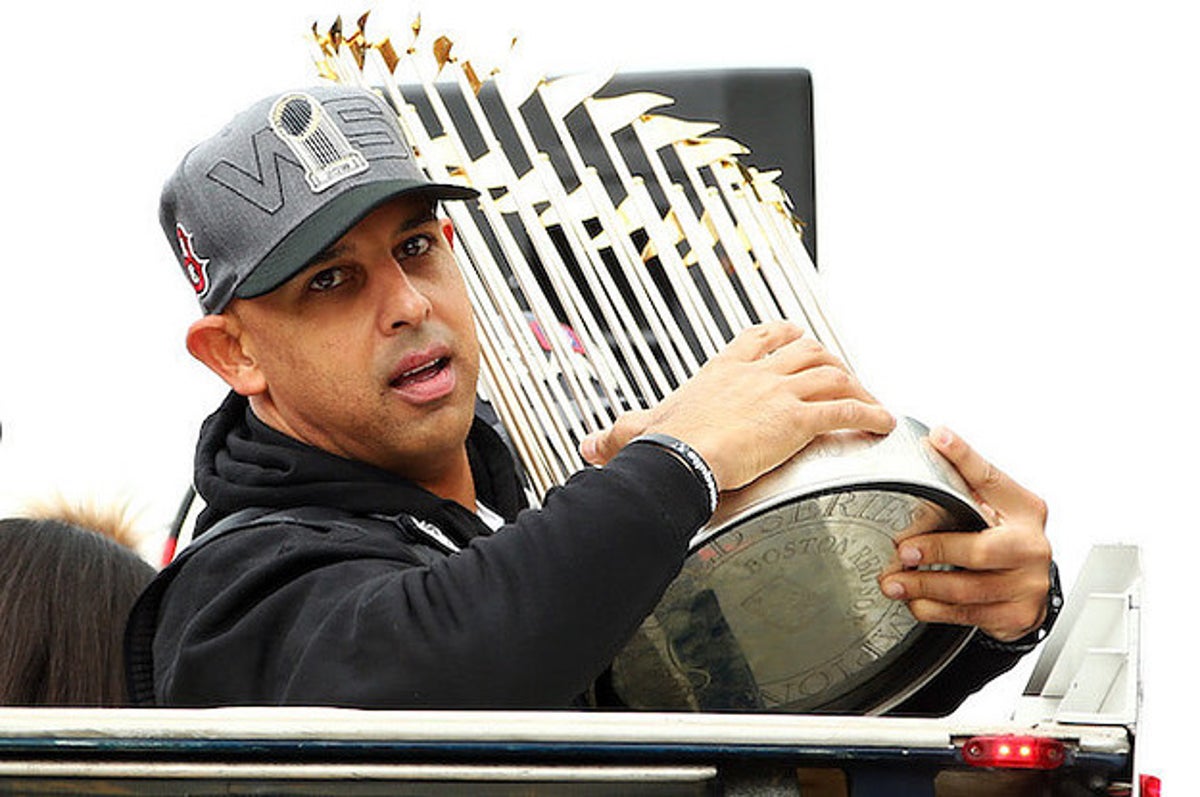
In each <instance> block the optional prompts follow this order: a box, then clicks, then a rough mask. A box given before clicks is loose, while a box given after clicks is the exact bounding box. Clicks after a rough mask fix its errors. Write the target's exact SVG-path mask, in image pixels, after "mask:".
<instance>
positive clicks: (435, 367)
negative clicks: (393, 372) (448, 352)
mask: <svg viewBox="0 0 1200 797" xmlns="http://www.w3.org/2000/svg"><path fill="white" fill-rule="evenodd" d="M449 364H450V358H449V357H438V358H437V359H436V360H430V361H429V362H427V363H425V364H424V365H419V366H417V367H416V368H410V369H409V370H407V371H404V372H403V373H401V374H398V375H397V376H395V377H394V378H393V379H392V381H390V382H389V383H388V384H389V385H391V386H392V387H394V388H404V387H407V386H409V385H415V384H419V383H421V382H428V381H429V380H431V379H435V378H437V376H438V375H439V374H441V373H442V371H444V370H446V366H448V365H449Z"/></svg>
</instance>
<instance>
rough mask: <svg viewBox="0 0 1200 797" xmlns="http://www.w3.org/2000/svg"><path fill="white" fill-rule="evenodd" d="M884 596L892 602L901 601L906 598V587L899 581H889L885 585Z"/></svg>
mask: <svg viewBox="0 0 1200 797" xmlns="http://www.w3.org/2000/svg"><path fill="white" fill-rule="evenodd" d="M882 589H883V594H884V595H886V596H888V597H889V598H891V599H892V600H900V599H901V598H903V597H904V585H903V584H901V583H900V582H898V581H887V582H884V584H883V587H882Z"/></svg>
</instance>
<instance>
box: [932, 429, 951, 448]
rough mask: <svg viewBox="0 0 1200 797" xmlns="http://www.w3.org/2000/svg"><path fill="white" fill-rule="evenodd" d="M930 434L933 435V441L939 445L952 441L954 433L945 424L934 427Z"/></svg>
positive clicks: (948, 443)
mask: <svg viewBox="0 0 1200 797" xmlns="http://www.w3.org/2000/svg"><path fill="white" fill-rule="evenodd" d="M931 436H932V437H933V442H935V443H937V444H938V445H939V446H948V445H950V444H951V443H952V442H954V435H953V434H951V432H950V430H949V429H947V428H946V427H945V426H939V427H938V428H936V429H934V430H933V432H932V433H931Z"/></svg>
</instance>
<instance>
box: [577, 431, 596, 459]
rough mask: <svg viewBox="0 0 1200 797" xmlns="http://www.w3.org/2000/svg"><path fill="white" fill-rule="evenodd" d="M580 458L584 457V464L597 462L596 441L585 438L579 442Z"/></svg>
mask: <svg viewBox="0 0 1200 797" xmlns="http://www.w3.org/2000/svg"><path fill="white" fill-rule="evenodd" d="M579 456H581V457H583V461H584V462H595V461H596V441H595V440H594V439H593V438H591V437H585V438H583V439H582V440H580V441H579Z"/></svg>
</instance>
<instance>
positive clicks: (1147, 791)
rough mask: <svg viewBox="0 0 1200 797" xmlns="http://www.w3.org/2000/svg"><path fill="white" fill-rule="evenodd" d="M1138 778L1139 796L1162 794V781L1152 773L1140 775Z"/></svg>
mask: <svg viewBox="0 0 1200 797" xmlns="http://www.w3.org/2000/svg"><path fill="white" fill-rule="evenodd" d="M1139 780H1140V781H1141V789H1140V790H1139V793H1140V794H1141V797H1159V796H1160V795H1161V794H1162V781H1161V780H1159V779H1158V778H1156V777H1155V776H1154V775H1142V776H1141V777H1140V778H1139Z"/></svg>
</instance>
